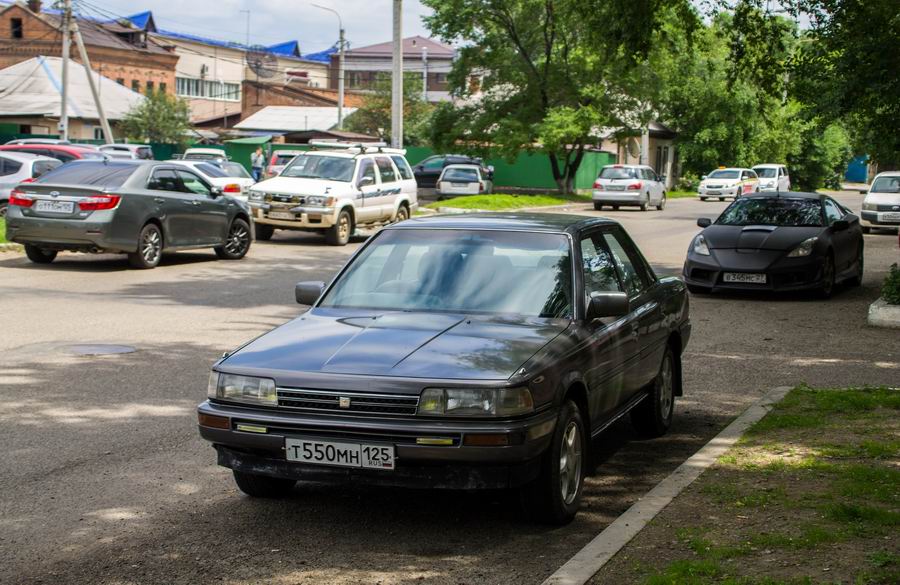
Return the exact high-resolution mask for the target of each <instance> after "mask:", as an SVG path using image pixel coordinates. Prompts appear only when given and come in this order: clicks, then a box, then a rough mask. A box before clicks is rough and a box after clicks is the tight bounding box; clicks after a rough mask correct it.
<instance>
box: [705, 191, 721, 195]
mask: <svg viewBox="0 0 900 585" xmlns="http://www.w3.org/2000/svg"><path fill="white" fill-rule="evenodd" d="M706 194H707V195H721V194H722V192H721V191H707V192H706Z"/></svg>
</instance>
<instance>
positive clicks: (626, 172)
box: [599, 167, 637, 179]
mask: <svg viewBox="0 0 900 585" xmlns="http://www.w3.org/2000/svg"><path fill="white" fill-rule="evenodd" d="M599 178H600V179H637V169H631V168H627V167H604V168H603V170H602V171H600V177H599Z"/></svg>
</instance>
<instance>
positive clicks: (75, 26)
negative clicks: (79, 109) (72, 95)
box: [66, 0, 115, 144]
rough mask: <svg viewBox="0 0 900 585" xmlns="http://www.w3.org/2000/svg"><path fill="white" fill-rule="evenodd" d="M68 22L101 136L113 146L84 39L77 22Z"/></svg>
mask: <svg viewBox="0 0 900 585" xmlns="http://www.w3.org/2000/svg"><path fill="white" fill-rule="evenodd" d="M70 1H71V0H66V3H67V4H69V2H70ZM70 20H71V23H72V29H73V32H74V33H75V44H76V45H78V54H79V55H81V64H82V65H83V66H84V73H85V75H87V79H88V85H90V86H91V93H92V94H93V96H94V104H95V105H96V106H97V116H98V117H99V118H100V125H101V126H102V127H103V136H104V138H105V139H106V142H107V143H108V144H113V143H114V142H115V138H113V133H112V128H110V127H109V121H108V120H107V119H106V114H105V113H103V103H102V102H101V101H100V94H99V93H97V84H96V83H95V82H94V75H93V71H91V61H90V59H89V58H88V53H87V49H86V48H85V46H84V39H83V38H81V30H80V29H79V28H78V21H77V20H76V19H74V18H72V19H70Z"/></svg>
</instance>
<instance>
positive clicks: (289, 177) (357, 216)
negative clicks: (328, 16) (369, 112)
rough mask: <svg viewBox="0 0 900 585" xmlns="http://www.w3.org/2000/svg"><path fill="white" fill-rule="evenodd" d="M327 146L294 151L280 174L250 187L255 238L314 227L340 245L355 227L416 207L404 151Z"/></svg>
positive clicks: (399, 217) (413, 181)
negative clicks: (326, 147) (294, 154)
mask: <svg viewBox="0 0 900 585" xmlns="http://www.w3.org/2000/svg"><path fill="white" fill-rule="evenodd" d="M328 148H329V150H314V151H309V152H304V153H303V154H300V155H297V156H296V157H294V159H293V160H292V161H291V162H290V164H288V166H287V167H285V169H284V170H283V171H282V172H281V174H280V175H279V176H277V177H273V178H271V179H266V180H265V181H260V182H259V183H257V184H256V185H254V186H253V187H251V188H250V207H251V209H252V213H253V220H254V222H255V224H256V238H257V239H259V240H268V239H270V238H271V237H272V234H273V232H274V231H275V230H276V229H289V230H303V231H318V232H322V233H324V234H325V238H326V240H327V242H328V243H329V244H331V245H334V246H343V245H345V244H347V242H348V241H349V240H350V236H351V235H352V234H353V232H354V230H355V229H356V227H357V226H363V225H375V224H384V223H387V222H391V221H403V220H404V219H407V218H409V216H410V215H411V214H412V213H413V212H414V211H415V210H416V209H417V208H418V205H419V204H418V199H417V198H416V188H417V187H416V179H415V177H414V176H413V172H412V168H410V166H409V163H408V162H407V161H406V157H405V156H404V154H405V152H406V151H404V150H395V149H388V148H381V147H366V146H349V145H348V146H347V147H346V148H341V145H338V144H334V145H329V147H328Z"/></svg>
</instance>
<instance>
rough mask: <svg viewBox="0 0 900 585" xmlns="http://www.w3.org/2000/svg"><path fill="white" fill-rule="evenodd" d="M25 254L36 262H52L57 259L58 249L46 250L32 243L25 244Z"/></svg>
mask: <svg viewBox="0 0 900 585" xmlns="http://www.w3.org/2000/svg"><path fill="white" fill-rule="evenodd" d="M25 255H26V256H28V259H29V260H31V261H32V262H34V263H35V264H50V263H51V262H53V261H54V260H55V259H56V250H45V249H44V248H38V247H37V246H33V245H31V244H25Z"/></svg>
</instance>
